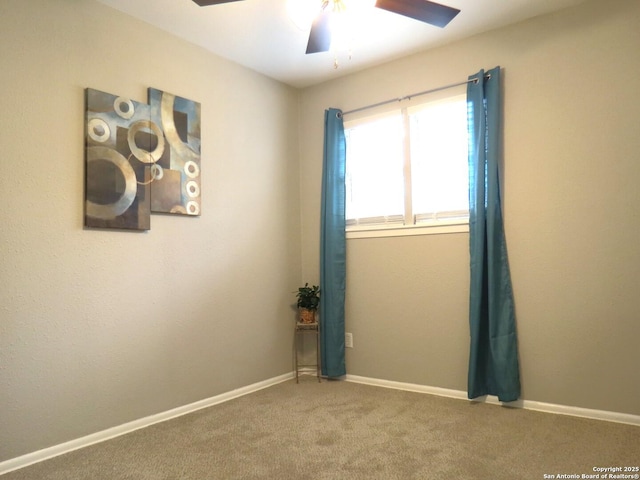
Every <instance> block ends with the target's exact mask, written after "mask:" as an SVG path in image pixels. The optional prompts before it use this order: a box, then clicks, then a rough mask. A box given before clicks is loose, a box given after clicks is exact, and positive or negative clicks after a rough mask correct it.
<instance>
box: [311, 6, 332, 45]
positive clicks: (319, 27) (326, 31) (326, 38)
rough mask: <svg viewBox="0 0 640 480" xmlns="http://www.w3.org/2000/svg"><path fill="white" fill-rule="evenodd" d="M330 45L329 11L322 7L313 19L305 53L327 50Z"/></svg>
mask: <svg viewBox="0 0 640 480" xmlns="http://www.w3.org/2000/svg"><path fill="white" fill-rule="evenodd" d="M330 47H331V12H330V11H328V9H323V10H322V11H321V12H320V13H319V14H318V16H317V17H316V18H315V19H314V20H313V25H311V31H310V32H309V42H308V43H307V51H306V53H318V52H327V51H329V48H330Z"/></svg>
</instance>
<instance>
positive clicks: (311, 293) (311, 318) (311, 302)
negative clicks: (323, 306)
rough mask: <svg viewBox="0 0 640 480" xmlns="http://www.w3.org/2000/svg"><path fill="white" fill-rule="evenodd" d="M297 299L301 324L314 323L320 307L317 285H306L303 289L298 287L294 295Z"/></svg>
mask: <svg viewBox="0 0 640 480" xmlns="http://www.w3.org/2000/svg"><path fill="white" fill-rule="evenodd" d="M296 297H298V302H297V305H298V309H299V311H300V322H301V323H315V321H316V311H317V310H318V307H319V306H320V287H319V286H318V285H313V286H311V287H310V286H309V284H308V283H305V284H304V287H299V288H298V292H297V293H296Z"/></svg>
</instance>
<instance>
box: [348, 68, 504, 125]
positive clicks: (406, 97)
mask: <svg viewBox="0 0 640 480" xmlns="http://www.w3.org/2000/svg"><path fill="white" fill-rule="evenodd" d="M484 78H485V79H487V80H489V79H490V78H491V75H490V74H487V75H485V76H484ZM471 82H473V83H478V79H477V78H473V79H471V80H465V81H464V82H458V83H452V84H450V85H445V86H443V87H436V88H432V89H430V90H425V91H423V92H418V93H412V94H409V95H405V96H404V97H398V98H392V99H390V100H384V101H383V102H378V103H374V104H371V105H365V106H364V107H360V108H354V109H353V110H348V111H346V112H342V113H341V114H338V116H339V117H344V116H345V115H349V114H350V113H356V112H361V111H363V110H369V109H370V108H375V107H380V106H382V105H387V104H388V103H394V102H401V101H403V100H411V99H412V98H414V97H419V96H421V95H427V94H429V93H435V92H439V91H440V90H447V89H448V88H453V87H459V86H460V85H466V84H467V83H471Z"/></svg>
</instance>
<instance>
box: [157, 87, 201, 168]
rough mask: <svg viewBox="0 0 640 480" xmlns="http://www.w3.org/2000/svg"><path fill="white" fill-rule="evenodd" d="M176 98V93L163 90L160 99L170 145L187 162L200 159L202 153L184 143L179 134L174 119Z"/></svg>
mask: <svg viewBox="0 0 640 480" xmlns="http://www.w3.org/2000/svg"><path fill="white" fill-rule="evenodd" d="M175 99H176V97H175V95H172V94H170V93H167V92H162V99H161V100H160V119H161V121H162V128H163V129H164V134H165V135H166V137H167V141H168V142H169V145H171V147H172V148H173V150H174V151H175V152H176V154H177V156H178V157H179V158H181V159H182V160H184V161H185V162H187V161H189V160H191V161H194V160H200V154H199V153H197V152H196V151H194V150H193V148H191V147H190V146H189V145H188V144H186V143H184V142H183V141H182V139H181V138H180V135H178V130H177V128H176V124H175V122H174V120H173V105H174V103H175Z"/></svg>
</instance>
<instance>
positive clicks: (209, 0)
mask: <svg viewBox="0 0 640 480" xmlns="http://www.w3.org/2000/svg"><path fill="white" fill-rule="evenodd" d="M193 1H194V2H195V3H197V4H198V5H200V6H201V7H208V6H209V5H219V4H221V3H230V2H240V1H242V0H193Z"/></svg>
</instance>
